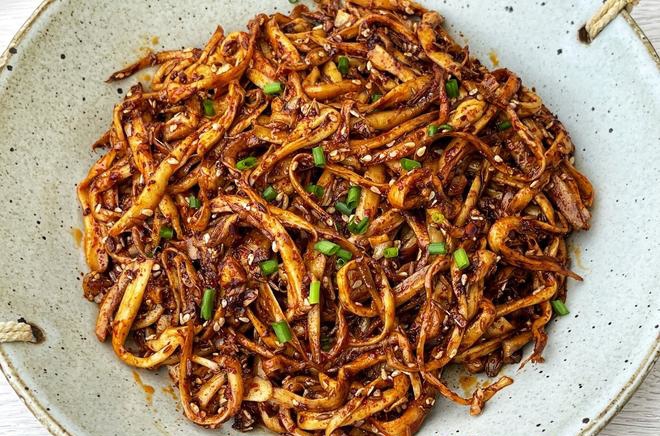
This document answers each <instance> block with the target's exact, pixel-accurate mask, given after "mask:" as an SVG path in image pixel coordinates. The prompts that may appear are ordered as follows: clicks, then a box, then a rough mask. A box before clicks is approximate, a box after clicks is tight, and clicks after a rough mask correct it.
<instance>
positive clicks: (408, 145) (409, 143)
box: [403, 141, 415, 147]
mask: <svg viewBox="0 0 660 436" xmlns="http://www.w3.org/2000/svg"><path fill="white" fill-rule="evenodd" d="M403 146H404V147H414V146H415V143H414V142H410V141H409V142H406V143H404V144H403Z"/></svg>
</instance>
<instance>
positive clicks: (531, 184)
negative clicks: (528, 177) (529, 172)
mask: <svg viewBox="0 0 660 436" xmlns="http://www.w3.org/2000/svg"><path fill="white" fill-rule="evenodd" d="M538 185H539V181H538V180H534V181H533V182H532V183H530V184H529V187H530V188H536V187H537V186H538Z"/></svg>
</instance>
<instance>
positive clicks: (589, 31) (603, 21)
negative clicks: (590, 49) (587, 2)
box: [579, 0, 639, 42]
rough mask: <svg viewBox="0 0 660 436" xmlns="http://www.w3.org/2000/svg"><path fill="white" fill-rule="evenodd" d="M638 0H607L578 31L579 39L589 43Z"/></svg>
mask: <svg viewBox="0 0 660 436" xmlns="http://www.w3.org/2000/svg"><path fill="white" fill-rule="evenodd" d="M638 1H639V0H607V1H606V2H605V3H603V6H601V7H600V9H598V12H596V13H595V14H594V16H593V17H591V19H590V20H589V21H587V22H586V24H585V25H584V26H583V27H582V28H581V29H580V32H579V34H580V39H581V40H583V41H585V42H591V41H593V40H594V38H596V36H597V35H598V34H599V33H600V32H601V30H603V29H604V28H605V27H606V26H607V25H608V24H610V22H611V21H612V20H613V19H614V18H615V17H616V16H617V15H619V13H620V12H621V11H622V10H623V8H626V7H627V8H629V9H630V8H632V7H633V6H634V5H636V4H637V3H638Z"/></svg>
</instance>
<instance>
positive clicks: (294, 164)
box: [291, 161, 298, 171]
mask: <svg viewBox="0 0 660 436" xmlns="http://www.w3.org/2000/svg"><path fill="white" fill-rule="evenodd" d="M296 169H298V161H295V162H294V163H292V164H291V171H295V170H296Z"/></svg>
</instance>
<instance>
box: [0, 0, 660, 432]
mask: <svg viewBox="0 0 660 436" xmlns="http://www.w3.org/2000/svg"><path fill="white" fill-rule="evenodd" d="M562 1H566V0H562ZM39 3H41V0H0V52H2V51H3V50H4V48H5V47H6V46H7V45H8V44H9V41H10V40H11V38H12V37H13V35H14V33H16V31H17V30H18V29H19V27H20V26H21V25H22V24H23V23H24V22H25V20H27V18H28V17H29V16H30V14H31V13H32V11H33V10H34V9H35V8H36V7H37V6H38V5H39ZM594 3H595V4H597V3H598V2H595V1H594ZM633 16H634V17H635V19H636V20H637V22H638V23H639V25H640V26H641V27H642V29H643V30H644V32H645V33H646V35H647V36H648V37H649V39H650V40H651V41H652V42H653V44H654V46H655V47H657V48H658V50H660V0H641V2H640V4H639V5H638V6H637V7H636V8H635V10H634V11H633ZM658 435H660V365H659V366H658V367H656V368H655V369H654V370H652V371H651V373H650V374H649V376H648V377H647V379H646V380H645V381H644V382H643V383H642V385H641V387H640V388H639V390H638V391H637V392H636V393H635V394H634V395H633V397H632V399H631V400H630V402H628V404H627V405H626V406H625V407H624V408H623V410H622V411H621V413H619V414H618V415H617V416H616V417H615V418H614V420H612V422H611V423H610V424H609V425H608V426H607V427H605V429H604V430H603V431H602V432H601V434H600V436H658ZM0 436H49V433H48V431H46V429H45V428H44V427H43V426H42V425H41V424H40V423H39V422H38V421H37V420H36V418H34V417H33V416H32V414H31V413H30V412H29V411H28V409H27V408H26V407H25V405H24V404H23V403H22V402H21V401H20V399H19V398H18V397H17V396H16V394H15V393H14V391H13V390H12V389H11V387H10V386H9V385H8V384H7V381H6V380H5V379H4V377H0ZM551 436H560V435H551Z"/></svg>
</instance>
